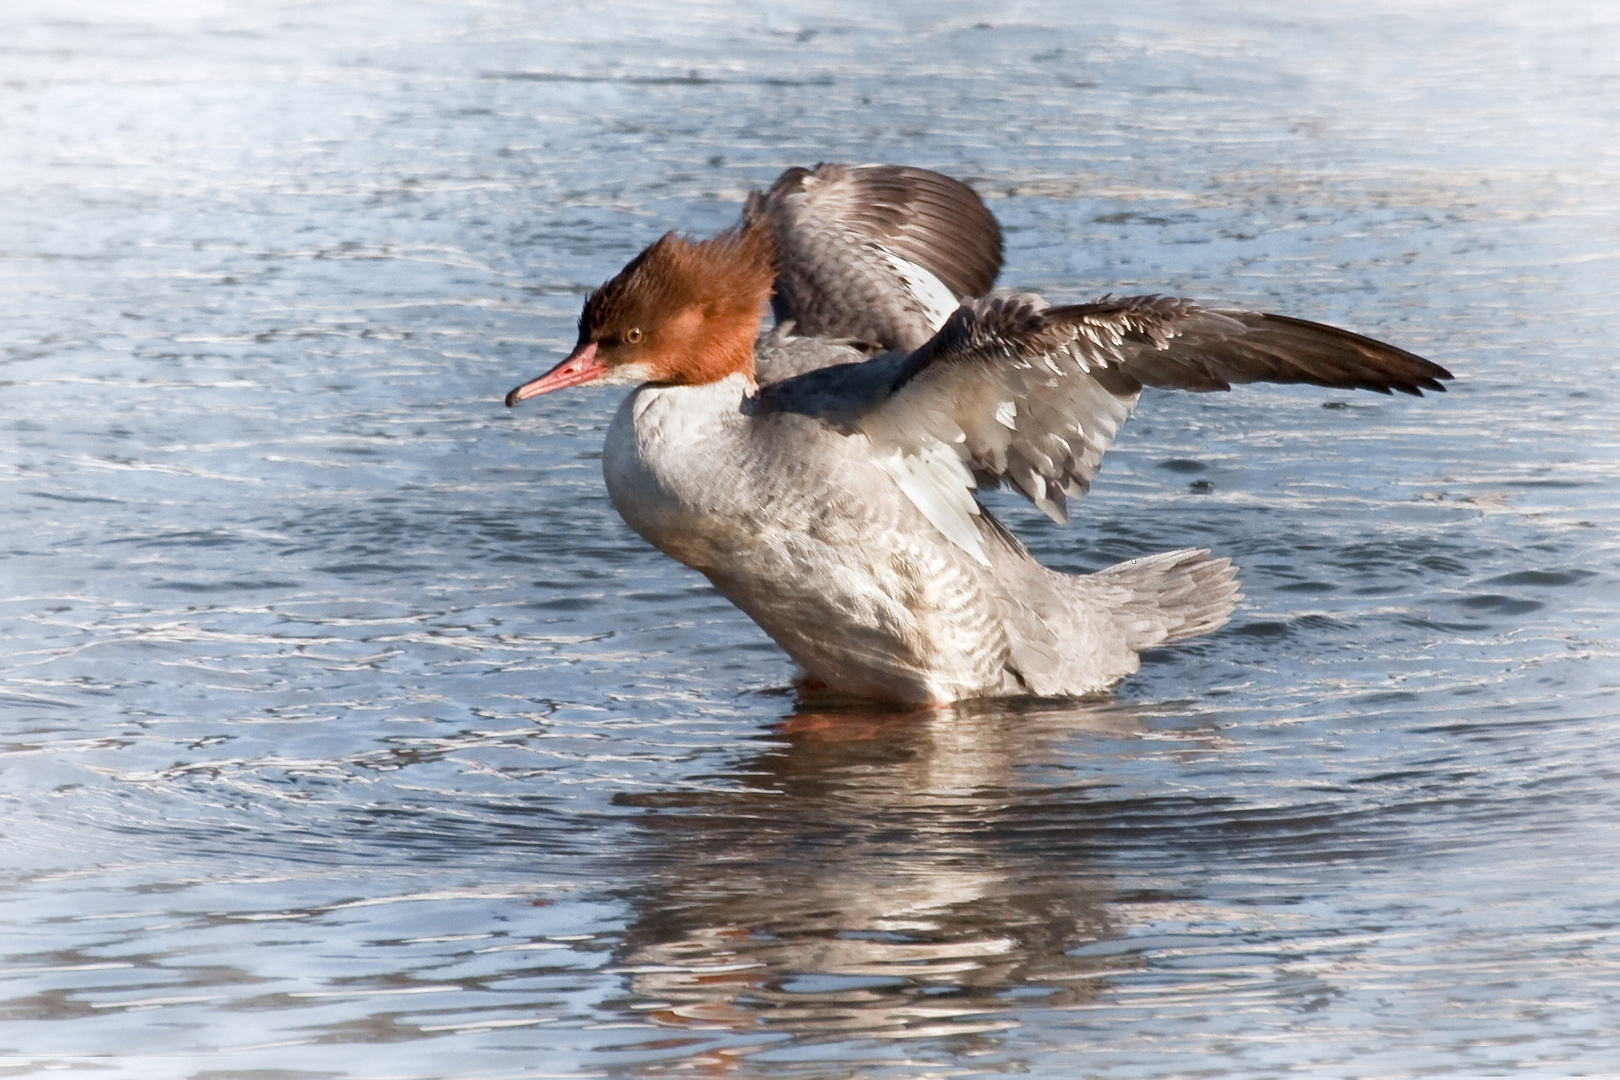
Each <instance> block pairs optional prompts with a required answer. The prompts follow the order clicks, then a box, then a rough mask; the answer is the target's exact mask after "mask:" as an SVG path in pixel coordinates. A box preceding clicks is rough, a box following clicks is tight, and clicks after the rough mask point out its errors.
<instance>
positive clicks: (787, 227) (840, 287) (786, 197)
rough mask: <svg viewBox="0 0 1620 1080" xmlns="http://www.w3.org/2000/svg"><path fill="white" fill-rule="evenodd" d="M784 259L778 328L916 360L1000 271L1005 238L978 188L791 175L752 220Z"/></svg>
mask: <svg viewBox="0 0 1620 1080" xmlns="http://www.w3.org/2000/svg"><path fill="white" fill-rule="evenodd" d="M743 221H744V222H745V223H746V224H748V225H750V226H752V225H754V224H756V223H758V222H761V221H764V222H765V223H766V224H767V225H768V227H769V228H770V230H771V234H772V237H773V239H774V240H775V244H776V252H777V279H776V294H775V296H774V297H773V298H772V300H771V305H772V307H773V308H774V309H775V312H776V319H777V322H778V323H786V322H788V321H789V320H792V321H793V322H794V323H795V330H796V332H797V333H799V334H803V335H813V336H817V337H832V338H854V339H858V340H861V341H867V342H871V343H873V344H875V345H879V346H881V347H883V348H886V349H900V350H903V351H906V352H910V351H911V350H913V349H916V348H918V347H919V346H921V345H922V344H923V343H924V342H926V341H927V340H928V339H929V338H931V337H932V336H933V335H934V332H935V331H936V330H938V329H939V327H940V326H941V325H942V324H943V323H944V321H945V320H946V318H948V317H949V316H950V314H951V313H952V312H953V311H955V310H956V307H957V305H958V304H959V303H960V302H961V301H962V300H964V299H968V298H970V297H975V296H982V295H984V294H985V293H986V292H988V291H990V288H991V286H992V285H994V284H995V280H996V275H997V274H998V273H1000V271H1001V229H1000V227H999V226H998V225H997V224H996V219H995V218H994V217H993V216H992V215H991V213H990V211H989V210H988V209H986V208H985V205H984V203H983V201H981V200H980V198H979V196H978V195H977V194H975V193H974V191H973V189H972V188H970V187H968V186H967V185H966V184H963V183H961V182H959V181H956V180H952V179H951V178H950V177H948V176H941V175H940V174H939V173H935V172H929V171H928V170H926V169H912V168H906V167H902V166H895V165H818V166H817V167H816V168H815V170H814V171H811V170H808V169H798V168H795V169H789V170H788V171H787V172H785V173H783V174H782V175H781V177H780V178H779V179H778V180H777V181H776V183H775V184H773V185H771V189H770V190H769V191H767V192H758V191H756V192H754V193H753V194H752V195H750V196H749V198H748V204H747V206H746V207H745V208H744V210H743Z"/></svg>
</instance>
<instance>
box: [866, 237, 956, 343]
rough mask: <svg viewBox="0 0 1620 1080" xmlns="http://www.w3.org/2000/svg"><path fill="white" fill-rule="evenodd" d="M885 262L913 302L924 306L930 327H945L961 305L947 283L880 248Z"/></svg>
mask: <svg viewBox="0 0 1620 1080" xmlns="http://www.w3.org/2000/svg"><path fill="white" fill-rule="evenodd" d="M878 251H879V252H880V253H881V254H882V255H883V259H884V261H885V262H887V263H888V264H889V266H890V267H891V268H892V269H893V270H894V272H895V274H897V275H898V276H899V278H900V281H901V282H902V283H903V284H904V285H905V287H906V291H907V292H909V293H910V294H911V297H912V299H913V300H916V301H917V303H919V304H921V305H922V309H923V314H925V315H927V316H928V322H929V325H931V326H932V327H933V328H934V329H935V330H938V329H939V328H940V327H941V326H944V325H945V320H946V319H948V318H950V317H951V314H952V313H953V312H955V311H956V309H957V308H958V307H960V306H961V303H960V302H959V301H958V300H957V299H956V294H955V293H953V292H951V290H950V289H948V288H946V287H945V283H944V282H943V281H941V280H939V278H937V277H935V276H934V275H933V274H931V273H929V272H928V271H927V270H925V269H923V268H922V267H920V266H918V265H917V264H916V263H914V262H912V261H910V260H909V259H902V258H901V257H900V256H898V255H896V254H895V253H894V252H892V251H890V250H889V249H888V248H885V247H879V248H878Z"/></svg>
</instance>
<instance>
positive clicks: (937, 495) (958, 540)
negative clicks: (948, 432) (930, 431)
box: [877, 438, 990, 566]
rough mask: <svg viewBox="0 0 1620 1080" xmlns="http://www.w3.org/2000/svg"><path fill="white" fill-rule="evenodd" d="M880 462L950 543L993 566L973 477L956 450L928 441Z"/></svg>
mask: <svg viewBox="0 0 1620 1080" xmlns="http://www.w3.org/2000/svg"><path fill="white" fill-rule="evenodd" d="M877 462H878V464H879V465H881V466H882V467H883V470H884V471H885V472H887V473H888V474H889V475H890V476H892V477H894V480H895V483H897V484H899V485H900V490H901V491H903V492H905V493H906V498H908V499H910V500H911V502H912V504H913V505H914V506H916V507H917V509H918V510H921V511H922V513H923V517H925V518H927V519H928V520H929V522H931V523H932V524H933V526H934V528H936V529H938V530H939V531H940V532H942V533H944V534H945V538H946V539H947V540H949V541H950V542H951V543H953V544H955V545H956V546H957V547H959V548H961V549H962V550H963V551H965V552H967V553H968V554H969V555H971V556H973V558H974V559H975V560H977V561H978V562H980V563H982V564H983V565H985V566H989V565H990V560H989V559H987V558H985V557H984V547H983V546H982V545H981V544H980V543H979V528H978V525H977V524H975V522H974V520H973V519H974V518H976V517H978V516H979V502H978V500H977V499H975V498H974V497H973V487H974V482H973V473H972V472H970V471H969V470H968V467H967V465H965V464H964V463H963V461H962V457H961V454H960V453H959V452H958V451H957V450H956V449H955V448H954V447H951V446H948V445H947V444H945V443H942V442H940V441H939V440H938V439H934V438H929V439H927V440H926V441H925V442H924V443H923V444H922V445H921V446H920V447H919V448H918V449H916V450H915V451H913V452H911V453H903V452H901V451H899V450H896V451H893V452H891V453H888V454H882V455H880V456H879V457H878V459H877Z"/></svg>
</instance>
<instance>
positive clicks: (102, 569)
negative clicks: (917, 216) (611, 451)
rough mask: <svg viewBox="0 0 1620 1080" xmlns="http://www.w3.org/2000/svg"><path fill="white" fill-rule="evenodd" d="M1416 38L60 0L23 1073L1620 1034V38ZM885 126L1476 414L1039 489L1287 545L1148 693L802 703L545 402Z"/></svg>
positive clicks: (878, 8)
mask: <svg viewBox="0 0 1620 1080" xmlns="http://www.w3.org/2000/svg"><path fill="white" fill-rule="evenodd" d="M1409 6H1410V5H1408V4H1404V3H1402V4H1396V3H1393V2H1388V3H1386V2H1379V3H1374V4H1370V5H1357V6H1350V5H1337V4H1328V3H1320V4H1314V3H1304V4H1301V3H1261V4H1255V3H1240V2H1237V0H1217V2H1212V3H1186V4H1177V3H1160V2H1152V3H1146V4H1123V5H1118V6H1115V7H1110V8H1106V9H1097V10H1091V11H1085V12H1084V13H1083V14H1082V13H1081V9H1080V8H1077V7H1075V6H1072V5H1069V4H1066V3H1058V2H1051V3H1019V2H1012V3H1005V4H996V5H981V6H972V5H950V4H947V5H937V4H924V3H894V2H882V0H879V2H872V3H860V4H840V5H831V4H811V3H802V2H795V0H788V2H785V3H777V4H774V5H772V6H770V7H769V8H751V7H750V8H743V7H740V6H739V7H737V8H735V9H734V8H732V7H729V6H724V5H718V4H715V5H704V4H685V5H682V6H679V7H677V8H674V9H673V10H672V11H671V10H667V9H665V8H664V7H663V6H661V5H650V4H649V5H646V6H637V5H622V6H619V7H617V8H613V9H607V10H604V9H602V8H600V7H598V6H596V5H586V4H573V5H564V4H553V5H547V4H539V3H527V2H522V0H495V2H489V3H474V2H471V0H469V2H465V3H435V4H429V3H399V2H394V3H382V2H376V3H360V2H355V0H346V2H338V0H334V2H322V3H290V2H284V3H264V4H242V3H232V2H227V0H187V2H177V0H166V2H159V0H143V2H132V3H118V2H114V0H105V2H100V3H96V2H88V0H82V2H73V0H8V2H7V3H6V4H5V6H4V8H3V9H0V425H3V429H4V432H5V436H4V439H3V440H0V521H3V522H4V526H3V530H0V637H3V641H4V659H3V661H0V664H3V666H0V1073H4V1074H5V1075H22V1076H30V1075H35V1074H38V1073H43V1072H46V1071H49V1070H56V1069H70V1070H73V1069H76V1070H84V1071H85V1073H86V1074H87V1075H95V1076H105V1077H111V1078H118V1077H199V1078H200V1077H209V1078H214V1080H223V1078H229V1077H241V1078H248V1077H253V1078H259V1080H266V1078H289V1080H290V1078H293V1077H299V1078H306V1077H327V1076H331V1077H356V1078H358V1077H366V1078H383V1077H481V1078H482V1077H489V1078H494V1077H519V1076H525V1077H526V1076H548V1075H550V1076H585V1075H589V1076H621V1075H635V1076H641V1075H662V1074H665V1073H668V1074H672V1075H685V1074H691V1073H697V1074H701V1075H708V1074H730V1075H739V1076H761V1077H778V1076H780V1077H836V1076H855V1075H859V1076H861V1077H882V1078H900V1077H917V1078H921V1077H945V1076H952V1077H959V1076H988V1075H1032V1076H1041V1077H1073V1076H1089V1077H1104V1078H1127V1077H1130V1078H1134V1077H1164V1076H1172V1075H1175V1076H1219V1075H1232V1076H1238V1077H1258V1076H1274V1075H1282V1074H1285V1073H1298V1072H1305V1073H1308V1074H1311V1075H1319V1076H1357V1077H1400V1076H1430V1075H1435V1074H1437V1073H1443V1072H1448V1071H1449V1072H1452V1073H1454V1074H1481V1073H1499V1074H1507V1073H1512V1074H1517V1075H1577V1074H1592V1073H1599V1072H1604V1071H1605V1070H1607V1071H1609V1072H1611V1073H1613V1072H1616V1071H1620V1050H1617V1049H1616V1048H1617V1047H1620V828H1617V825H1620V717H1617V716H1616V713H1617V712H1620V708H1617V706H1620V614H1617V613H1620V560H1617V546H1620V389H1617V383H1616V378H1615V376H1616V369H1617V361H1616V359H1615V345H1614V343H1615V317H1614V310H1615V306H1616V301H1615V296H1616V294H1617V293H1620V67H1617V61H1616V59H1615V58H1616V57H1617V56H1620V15H1617V14H1616V13H1615V12H1613V11H1611V10H1610V9H1609V8H1608V7H1607V6H1605V5H1599V4H1590V5H1561V4H1558V3H1536V4H1530V3H1523V4H1495V5H1481V4H1477V3H1473V2H1461V0H1458V2H1453V3H1434V4H1429V5H1427V6H1425V7H1423V8H1422V9H1421V10H1419V11H1417V12H1416V13H1413V12H1411V11H1408V10H1407V8H1408V7H1409ZM821 160H878V161H893V162H905V163H911V164H917V165H923V166H929V167H933V168H938V169H942V170H944V171H946V172H948V173H951V174H953V175H956V176H960V177H963V178H965V179H968V180H969V181H970V182H971V183H973V184H974V185H975V186H976V187H977V188H978V190H979V191H981V192H982V193H983V194H984V195H985V196H986V197H987V199H988V200H989V203H990V206H991V207H992V209H993V210H994V211H995V213H996V214H997V215H999V216H1000V218H1001V219H1002V220H1003V222H1004V223H1005V224H1006V227H1007V238H1008V245H1007V247H1008V258H1007V264H1008V266H1007V272H1006V274H1005V276H1004V281H1005V282H1006V283H1008V284H1013V285H1018V286H1024V287H1031V288H1036V289H1039V290H1042V291H1044V292H1046V293H1047V294H1048V295H1049V296H1051V297H1053V298H1054V299H1059V298H1061V299H1082V298H1087V297H1090V296H1093V295H1096V294H1098V293H1101V292H1104V291H1109V290H1113V291H1115V292H1150V291H1159V292H1173V293H1179V294H1185V295H1193V296H1197V297H1200V298H1204V299H1209V300H1214V301H1218V302H1221V303H1225V304H1228V305H1244V306H1254V307H1260V308H1264V309H1268V310H1275V311H1282V312H1286V313H1289V314H1294V315H1299V316H1303V317H1306V318H1314V319H1323V320H1328V321H1332V322H1336V323H1340V324H1343V325H1347V326H1350V327H1352V328H1355V329H1358V330H1361V331H1364V332H1367V333H1372V334H1374V335H1376V336H1380V337H1383V338H1387V339H1389V340H1392V341H1395V342H1398V343H1400V344H1402V345H1404V346H1406V347H1408V348H1411V349H1413V350H1414V351H1417V352H1420V353H1423V354H1425V355H1428V356H1430V357H1432V358H1434V359H1435V360H1437V361H1439V362H1441V363H1443V364H1445V365H1447V366H1448V367H1450V368H1451V369H1452V370H1453V371H1454V372H1456V374H1457V381H1456V383H1455V384H1454V385H1453V388H1452V391H1451V392H1450V393H1449V394H1444V395H1435V396H1431V397H1428V398H1425V399H1423V400H1411V399H1404V398H1397V399H1385V398H1380V397H1377V396H1375V395H1371V394H1345V393H1328V392H1322V391H1317V390H1312V389H1292V388H1290V389H1279V388H1250V389H1241V390H1239V391H1237V392H1234V393H1232V394H1218V395H1208V396H1193V395H1180V396H1178V395H1165V394H1159V395H1153V394H1150V395H1149V397H1148V398H1147V399H1145V400H1144V402H1143V404H1142V407H1141V409H1140V410H1139V412H1138V415H1137V417H1136V419H1135V420H1133V422H1132V423H1131V425H1130V426H1128V427H1127V429H1126V433H1125V435H1124V437H1123V438H1122V439H1121V441H1120V443H1119V445H1118V447H1117V448H1116V449H1115V450H1114V451H1113V452H1112V453H1111V454H1110V456H1109V457H1108V459H1107V460H1106V462H1105V465H1104V468H1103V472H1102V475H1101V477H1100V478H1099V481H1098V484H1097V487H1096V490H1095V492H1094V493H1093V494H1092V496H1091V497H1090V498H1089V499H1088V500H1087V501H1086V502H1085V503H1084V504H1083V505H1082V506H1081V507H1080V508H1079V511H1078V513H1077V514H1076V515H1075V521H1074V522H1073V523H1072V524H1071V525H1070V526H1068V527H1067V528H1058V527H1055V526H1051V525H1049V524H1047V523H1045V522H1044V520H1042V519H1038V518H1037V517H1035V516H1034V515H1032V514H1031V513H1029V512H1027V511H1026V510H1025V509H1024V508H1022V507H1020V506H1019V505H1018V504H1016V503H1015V502H1012V501H1009V500H1002V501H1000V502H998V503H997V506H998V508H1002V509H1004V510H1005V512H1006V514H1007V516H1008V517H1009V519H1010V520H1012V521H1013V522H1014V524H1015V525H1016V526H1017V527H1018V528H1019V529H1020V530H1021V531H1022V532H1023V535H1025V536H1026V537H1027V538H1028V539H1029V541H1030V543H1031V545H1032V547H1033V548H1034V549H1035V550H1036V552H1037V553H1038V554H1039V555H1040V556H1041V557H1042V558H1043V559H1044V560H1046V561H1047V562H1049V563H1051V564H1053V565H1055V566H1058V567H1061V568H1064V569H1071V570H1079V569H1089V568H1096V567H1099V566H1101V565H1104V564H1106V563H1108V562H1111V561H1115V560H1117V559H1120V558H1124V557H1128V556H1131V555H1136V554H1140V553H1144V552H1150V551H1158V550H1165V549H1169V548H1174V547H1181V546H1186V545H1194V544H1196V545H1202V546H1208V547H1211V548H1213V549H1215V550H1216V551H1217V552H1218V553H1220V554H1224V555H1229V556H1231V557H1233V558H1234V559H1235V560H1236V561H1237V562H1238V563H1239V564H1240V566H1241V567H1242V568H1243V574H1244V581H1245V589H1246V592H1247V595H1248V599H1247V600H1246V601H1245V602H1244V604H1243V605H1242V607H1241V608H1240V610H1239V611H1238V613H1237V616H1236V617H1235V618H1234V620H1233V622H1232V624H1231V625H1230V626H1228V627H1227V628H1226V629H1224V630H1222V631H1220V632H1219V633H1217V634H1215V635H1213V636H1212V637H1209V638H1207V639H1204V640H1202V641H1199V642H1197V643H1195V644H1192V645H1190V646H1188V647H1183V648H1178V649H1174V650H1166V651H1163V652H1161V653H1156V654H1152V655H1150V656H1149V658H1148V661H1149V662H1148V663H1147V664H1146V665H1145V666H1144V668H1143V670H1142V672H1141V674H1140V675H1139V676H1137V677H1135V678H1133V679H1131V680H1129V681H1128V682H1126V683H1125V684H1124V685H1123V686H1121V687H1120V688H1119V691H1118V693H1117V694H1116V695H1114V697H1113V698H1112V699H1110V700H1106V701H1099V702H1093V703H1084V704H1073V703H1068V704H1061V703H1051V704H1038V705H1028V704H1025V705H1018V706H1008V705H995V704H985V705H977V706H972V707H964V708H961V709H959V710H957V711H956V712H954V713H948V714H940V715H934V716H930V717H925V718H916V717H912V718H905V717H885V716H882V715H860V714H845V715H825V714H817V713H814V712H811V711H797V712H796V710H795V704H794V699H793V697H792V696H791V694H790V693H789V692H788V691H787V690H786V689H785V687H786V685H787V682H788V679H789V678H790V676H791V671H790V668H789V665H788V663H787V661H786V660H785V658H784V657H783V656H782V655H781V654H780V653H779V652H778V651H777V650H776V648H775V647H774V646H773V645H771V644H770V642H768V641H767V640H766V639H765V638H764V637H763V636H762V635H761V634H760V633H759V632H758V631H757V630H755V629H754V627H753V626H752V624H750V623H749V622H748V621H747V620H746V619H745V618H743V617H742V616H741V615H740V614H738V613H737V612H736V611H734V610H732V609H731V608H730V607H729V606H728V605H727V604H725V603H724V602H722V601H721V600H719V599H718V598H717V597H716V596H715V595H714V594H713V593H712V592H711V591H710V590H709V588H708V587H707V585H706V584H705V583H704V582H703V581H702V580H701V579H700V578H698V577H697V576H696V575H694V574H691V573H689V572H687V571H685V570H683V569H681V568H680V567H678V566H676V565H675V564H673V563H671V562H670V561H668V560H667V559H665V558H663V557H662V556H660V555H658V554H656V553H654V552H653V551H651V550H650V549H649V548H648V547H647V546H646V545H645V544H643V543H642V542H641V541H640V540H639V539H637V538H636V537H635V536H634V535H633V534H631V533H630V532H629V530H628V529H627V528H626V527H625V526H624V525H623V524H622V523H621V522H620V521H619V519H618V518H617V516H616V515H615V514H614V513H613V511H612V508H611V507H610V506H609V504H608V502H607V499H606V496H605V494H604V492H603V488H602V482H601V478H600V475H599V471H598V454H599V448H600V442H601V436H602V430H603V427H604V423H605V421H606V418H607V417H608V416H609V415H610V414H611V411H612V409H613V408H614V407H615V405H616V401H617V392H615V391H590V390H581V391H574V392H570V393H567V394H561V395H557V396H555V397H552V398H546V399H542V400H540V401H536V402H530V403H528V404H527V405H525V406H524V407H522V408H520V409H517V410H512V411H507V410H505V409H503V408H502V407H501V405H500V398H501V395H502V394H503V393H504V392H505V391H506V390H507V389H508V388H509V387H510V386H512V385H514V384H516V383H517V382H519V381H521V380H523V379H526V378H528V377H531V376H533V375H535V374H537V373H539V372H540V371H542V370H544V369H545V368H546V367H548V366H549V365H550V364H551V363H552V362H554V361H555V359H556V358H557V357H559V356H560V355H561V353H562V351H563V350H564V349H566V348H567V347H568V346H569V345H570V344H571V342H572V339H573V323H574V319H575V317H576V315H577V312H578V308H579V305H580V303H581V300H582V298H583V294H584V292H585V291H586V290H588V289H589V288H591V287H592V286H594V285H595V284H597V283H598V282H600V281H601V280H602V279H604V278H605V277H607V276H609V275H610V274H612V273H613V272H614V271H615V270H616V269H617V268H618V267H619V266H620V265H621V264H622V263H623V262H624V260H625V259H626V258H628V257H629V256H630V255H631V254H633V253H634V252H635V251H636V250H638V249H639V248H640V247H641V246H642V245H644V244H645V243H647V242H648V241H649V240H651V239H652V238H654V237H656V236H657V235H659V234H661V233H662V232H663V231H665V230H666V229H670V228H682V229H686V230H689V231H691V232H693V233H695V234H704V233H706V232H709V231H712V230H714V229H716V228H719V227H722V226H723V225H725V224H726V223H728V222H729V221H731V220H732V219H733V217H734V215H735V214H736V212H737V208H738V204H739V202H740V200H741V198H742V197H743V195H744V194H745V193H746V191H747V190H748V189H749V188H750V187H753V186H758V185H763V184H766V183H769V182H770V180H771V179H773V178H774V177H775V175H776V174H777V173H778V172H779V171H780V170H781V169H782V168H783V167H785V166H787V165H791V164H814V163H815V162H817V161H821ZM1324 405H1327V406H1329V407H1326V408H1325V407H1324Z"/></svg>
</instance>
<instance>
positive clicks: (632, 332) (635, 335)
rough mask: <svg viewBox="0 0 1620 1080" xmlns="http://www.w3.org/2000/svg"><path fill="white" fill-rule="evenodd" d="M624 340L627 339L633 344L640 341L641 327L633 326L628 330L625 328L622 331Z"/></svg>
mask: <svg viewBox="0 0 1620 1080" xmlns="http://www.w3.org/2000/svg"><path fill="white" fill-rule="evenodd" d="M624 340H626V341H628V342H629V343H630V344H632V345H634V344H635V343H636V342H638V341H640V340H641V327H639V326H633V327H631V328H630V329H629V330H626V331H625V332H624Z"/></svg>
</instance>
